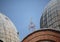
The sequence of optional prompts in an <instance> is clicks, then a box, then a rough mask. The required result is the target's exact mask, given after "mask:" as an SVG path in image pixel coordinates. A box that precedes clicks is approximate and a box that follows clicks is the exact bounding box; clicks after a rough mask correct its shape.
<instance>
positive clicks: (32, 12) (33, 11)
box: [0, 0, 50, 40]
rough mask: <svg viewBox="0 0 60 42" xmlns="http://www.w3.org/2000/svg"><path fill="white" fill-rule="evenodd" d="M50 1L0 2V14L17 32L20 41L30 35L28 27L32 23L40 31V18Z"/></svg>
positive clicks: (15, 0) (0, 0) (23, 0)
mask: <svg viewBox="0 0 60 42" xmlns="http://www.w3.org/2000/svg"><path fill="white" fill-rule="evenodd" d="M49 1H50V0H0V12H1V13H3V14H5V15H6V16H8V17H9V18H10V19H11V21H12V22H13V23H14V25H15V26H16V28H17V30H18V31H19V37H20V40H22V39H23V38H24V37H26V36H27V35H28V34H30V33H31V32H32V31H30V30H29V28H28V25H29V24H30V19H31V17H32V22H33V23H34V24H35V25H36V30H39V29H40V17H41V15H42V12H43V10H44V7H45V6H46V5H47V4H48V2H49Z"/></svg>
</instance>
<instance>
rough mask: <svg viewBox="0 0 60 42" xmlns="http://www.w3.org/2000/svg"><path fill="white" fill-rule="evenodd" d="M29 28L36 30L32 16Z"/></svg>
mask: <svg viewBox="0 0 60 42" xmlns="http://www.w3.org/2000/svg"><path fill="white" fill-rule="evenodd" d="M29 30H33V31H35V24H34V23H33V22H32V18H31V20H30V24H29Z"/></svg>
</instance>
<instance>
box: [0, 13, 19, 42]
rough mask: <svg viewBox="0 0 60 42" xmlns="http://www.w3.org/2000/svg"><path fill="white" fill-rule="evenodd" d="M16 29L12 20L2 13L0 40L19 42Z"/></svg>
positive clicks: (0, 16)
mask: <svg viewBox="0 0 60 42" xmlns="http://www.w3.org/2000/svg"><path fill="white" fill-rule="evenodd" d="M17 33H18V32H17V30H16V27H15V26H14V24H13V23H12V22H11V20H10V19H9V18H8V17H7V16H5V15H4V14H2V13H0V40H2V41H3V42H19V37H18V34H17Z"/></svg>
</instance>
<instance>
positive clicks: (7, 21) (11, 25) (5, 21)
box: [0, 13, 17, 32]
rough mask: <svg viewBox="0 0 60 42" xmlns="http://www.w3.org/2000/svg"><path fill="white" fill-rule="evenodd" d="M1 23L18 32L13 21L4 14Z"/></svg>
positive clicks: (0, 15)
mask: <svg viewBox="0 0 60 42" xmlns="http://www.w3.org/2000/svg"><path fill="white" fill-rule="evenodd" d="M0 23H2V24H4V26H5V27H6V26H9V28H11V29H14V30H15V31H16V32H17V30H16V27H15V26H14V24H13V23H12V21H11V20H10V19H9V18H8V17H7V16H5V15H4V14H2V13H0Z"/></svg>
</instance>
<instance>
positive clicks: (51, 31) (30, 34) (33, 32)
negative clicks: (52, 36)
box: [22, 29, 60, 42]
mask: <svg viewBox="0 0 60 42" xmlns="http://www.w3.org/2000/svg"><path fill="white" fill-rule="evenodd" d="M41 31H51V32H56V33H60V31H56V30H53V29H41V30H37V31H34V32H33V33H31V34H29V35H27V36H26V37H25V38H24V39H23V40H22V42H23V41H24V40H25V39H26V38H28V37H29V36H31V35H33V34H35V33H37V32H41Z"/></svg>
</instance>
